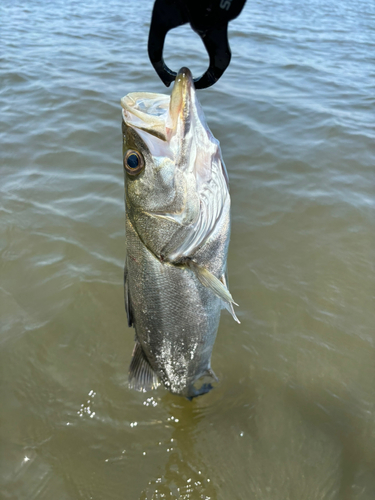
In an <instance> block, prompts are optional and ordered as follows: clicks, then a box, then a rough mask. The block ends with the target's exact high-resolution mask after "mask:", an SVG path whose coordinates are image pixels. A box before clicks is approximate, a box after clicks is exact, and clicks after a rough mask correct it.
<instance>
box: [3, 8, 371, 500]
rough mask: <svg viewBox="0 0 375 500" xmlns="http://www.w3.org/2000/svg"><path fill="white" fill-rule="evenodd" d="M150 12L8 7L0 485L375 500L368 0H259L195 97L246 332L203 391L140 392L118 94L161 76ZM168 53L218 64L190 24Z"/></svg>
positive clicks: (237, 328) (35, 493) (7, 490)
mask: <svg viewBox="0 0 375 500" xmlns="http://www.w3.org/2000/svg"><path fill="white" fill-rule="evenodd" d="M151 7H152V2H151V0H149V1H147V2H142V3H141V4H139V3H137V4H136V3H135V2H133V3H131V2H125V3H124V2H123V3H120V2H118V0H109V1H107V2H105V3H104V2H102V1H101V0H97V1H95V2H94V3H92V2H91V3H85V2H80V3H79V4H76V3H69V2H62V1H61V0H58V1H56V2H47V3H46V2H41V1H40V0H36V1H33V2H30V1H27V0H24V1H21V0H20V1H16V2H13V1H10V0H5V1H4V2H2V3H1V5H0V33H1V35H0V44H1V50H0V61H1V65H0V77H1V83H2V86H1V88H0V109H1V118H2V120H1V122H0V142H1V144H0V172H1V183H0V252H1V261H0V278H1V279H0V322H1V331H0V367H1V371H0V373H1V393H0V394H1V402H2V403H1V405H0V415H1V418H2V423H1V426H0V491H1V495H0V496H1V498H4V499H15V498H16V499H17V500H22V499H25V500H26V499H27V500H30V499H31V500H33V499H38V500H43V499H45V500H50V499H51V498H53V499H56V500H72V499H78V498H85V499H91V498H92V499H95V500H98V499H99V500H101V499H103V500H112V499H113V500H118V499H124V498H125V499H142V500H146V499H147V500H151V499H153V500H158V499H163V498H170V499H177V498H181V499H185V500H187V499H189V500H196V499H197V500H198V499H199V500H201V499H205V500H208V499H211V500H214V499H215V500H228V499H231V500H232V499H235V500H237V499H239V500H243V499H248V498H249V499H255V500H275V499H290V500H302V499H306V500H312V499H316V500H322V499H324V500H327V499H330V500H331V499H332V500H373V499H374V498H375V452H374V450H375V418H374V417H375V407H374V406H375V396H374V386H375V356H374V355H375V351H374V347H375V346H374V324H375V312H374V307H373V300H374V293H375V279H374V274H375V270H374V258H375V237H374V234H375V227H374V220H375V219H374V205H375V199H374V186H375V177H374V171H373V166H374V160H375V142H374V136H375V134H374V128H373V108H374V104H375V101H374V90H375V88H374V61H373V31H374V23H375V10H374V6H373V4H372V3H371V2H365V1H364V0H363V1H362V0H361V1H359V2H356V3H355V4H354V3H350V2H348V1H344V2H340V3H337V2H333V1H331V0H325V1H324V2H318V1H312V2H299V3H298V5H296V3H295V2H292V1H289V0H282V1H281V0H280V1H276V0H275V1H271V2H267V3H263V2H257V1H255V2H248V4H247V5H246V7H245V9H244V11H243V14H242V15H241V16H240V18H238V19H237V20H235V21H234V22H233V23H232V24H231V27H230V37H231V46H232V50H233V59H232V63H231V65H230V67H229V69H228V70H227V72H226V73H225V75H224V76H223V78H222V79H221V80H220V81H219V82H218V83H217V84H216V85H215V86H214V87H213V88H211V89H208V90H206V91H201V92H200V93H199V96H200V99H201V102H202V105H203V107H204V110H205V114H206V116H207V120H208V122H209V126H210V128H211V129H212V131H213V133H214V135H215V136H216V137H217V138H218V139H219V140H220V142H221V147H222V151H223V155H224V158H225V162H226V165H227V169H228V172H229V177H230V188H231V196H232V207H233V209H232V215H233V224H232V239H231V247H230V254H229V259H228V265H229V280H230V288H231V292H232V293H233V296H234V297H235V299H236V301H237V302H238V303H239V304H240V307H239V308H238V316H239V318H240V320H241V325H235V324H234V323H233V320H232V319H231V317H230V316H229V315H228V314H227V313H225V312H223V315H222V319H221V323H220V328H219V332H218V338H217V342H216V344H215V348H214V353H213V359H212V365H213V369H214V370H215V373H216V374H217V375H218V377H219V379H220V382H219V383H218V384H216V386H215V389H214V390H213V391H211V392H210V393H209V394H207V395H205V396H204V397H201V398H197V399H195V400H194V401H192V402H189V401H185V400H184V399H182V398H179V397H175V396H173V395H171V394H169V393H167V392H166V391H164V390H163V388H159V389H158V390H157V391H155V392H153V393H147V394H142V393H137V392H134V391H130V390H129V389H128V388H127V369H128V365H129V362H130V357H131V352H132V348H133V336H134V331H133V330H131V329H128V328H127V327H126V326H125V325H126V321H125V312H124V305H123V291H122V272H123V270H122V268H123V260H124V237H125V235H124V202H123V196H124V195H123V174H122V161H121V109H120V104H119V101H120V98H121V97H122V96H123V95H125V94H127V93H128V92H133V91H141V90H143V91H151V92H162V93H163V92H165V91H166V90H165V88H164V87H163V85H162V84H161V82H159V81H158V79H157V76H156V75H155V73H154V71H153V69H152V67H151V65H150V63H149V62H148V59H147V55H146V45H147V31H148V23H149V16H150V11H151ZM166 51H167V53H166V58H167V62H168V64H169V65H170V67H171V68H173V69H176V70H177V69H178V68H179V67H180V66H182V65H188V66H191V67H192V69H193V73H194V74H195V76H196V75H198V74H201V73H202V72H203V70H204V69H205V67H206V64H207V55H206V54H205V52H204V50H203V48H202V43H201V41H200V40H199V38H198V37H197V36H196V35H194V34H192V33H191V31H190V30H189V29H188V28H187V27H185V28H184V27H182V28H180V29H179V30H178V31H176V32H175V33H171V34H170V35H168V39H167V46H166ZM182 54H184V58H183V61H182Z"/></svg>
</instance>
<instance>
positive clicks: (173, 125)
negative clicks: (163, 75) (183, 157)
mask: <svg viewBox="0 0 375 500" xmlns="http://www.w3.org/2000/svg"><path fill="white" fill-rule="evenodd" d="M192 89H194V82H193V76H192V74H191V71H190V70H189V69H188V68H185V67H183V68H181V69H180V71H179V72H178V74H177V76H176V80H175V83H174V86H173V90H172V94H171V96H168V95H166V94H154V93H151V92H132V93H131V94H128V95H127V96H125V97H123V98H122V99H121V106H122V108H123V110H122V115H123V119H124V122H125V123H126V124H127V125H130V126H131V127H134V128H137V129H139V130H142V131H144V132H147V133H148V134H151V135H153V136H155V137H157V138H158V139H161V140H163V141H168V140H170V138H171V137H172V136H173V135H174V134H175V132H176V131H177V128H178V124H179V123H180V122H182V124H183V125H184V124H185V123H186V122H187V120H188V118H189V114H190V107H191V106H190V103H191V101H192V92H191V91H192Z"/></svg>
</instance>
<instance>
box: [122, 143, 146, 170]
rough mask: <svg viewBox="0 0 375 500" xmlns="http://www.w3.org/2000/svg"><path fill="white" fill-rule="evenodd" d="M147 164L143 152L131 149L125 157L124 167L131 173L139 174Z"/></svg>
mask: <svg viewBox="0 0 375 500" xmlns="http://www.w3.org/2000/svg"><path fill="white" fill-rule="evenodd" d="M144 166H145V161H144V159H143V156H142V155H141V153H138V151H134V149H129V150H128V151H127V152H126V155H125V157H124V167H125V170H126V171H127V172H128V174H130V175H137V174H139V172H141V170H143V167H144Z"/></svg>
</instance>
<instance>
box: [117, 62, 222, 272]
mask: <svg viewBox="0 0 375 500" xmlns="http://www.w3.org/2000/svg"><path fill="white" fill-rule="evenodd" d="M121 105H122V108H123V110H122V113H123V157H124V169H125V198H126V209H127V215H128V217H129V218H130V220H131V222H132V224H133V226H134V228H135V230H136V231H137V232H138V234H139V236H140V238H141V239H142V241H143V242H144V243H145V244H146V245H147V246H148V247H149V249H150V250H151V251H152V252H153V253H154V254H156V255H157V256H158V257H159V256H162V257H163V259H166V260H170V261H172V262H178V261H180V260H182V259H184V258H185V257H188V256H189V257H190V256H191V255H192V254H193V253H194V251H196V250H197V249H198V248H199V247H200V246H201V245H202V244H203V242H204V240H205V238H207V235H208V234H209V233H210V232H211V231H212V230H213V228H214V226H215V223H216V221H217V220H218V218H220V214H221V212H222V209H223V206H224V205H225V203H227V202H228V200H229V194H228V179H227V174H226V170H225V166H224V163H223V161H222V157H221V152H220V147H219V142H218V141H217V140H216V139H215V138H214V137H213V135H212V133H211V131H210V130H209V128H208V126H207V123H206V120H205V117H204V114H203V111H202V108H201V106H200V103H199V101H198V98H197V95H196V91H195V87H194V83H193V79H192V75H191V73H190V71H189V70H188V69H187V68H182V69H181V70H180V72H179V73H178V75H177V77H176V81H175V84H174V87H173V90H172V94H171V96H168V95H163V94H152V93H145V92H134V93H131V94H128V95H127V96H126V97H124V98H123V99H122V100H121Z"/></svg>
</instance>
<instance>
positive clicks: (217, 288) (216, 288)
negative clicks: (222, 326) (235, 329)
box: [187, 260, 239, 323]
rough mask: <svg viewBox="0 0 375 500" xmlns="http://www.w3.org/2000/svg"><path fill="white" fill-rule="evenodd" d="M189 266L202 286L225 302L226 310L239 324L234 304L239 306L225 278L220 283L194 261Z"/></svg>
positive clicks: (188, 263)
mask: <svg viewBox="0 0 375 500" xmlns="http://www.w3.org/2000/svg"><path fill="white" fill-rule="evenodd" d="M187 265H188V266H189V268H190V269H192V270H193V271H194V273H195V274H196V276H197V278H198V279H199V281H200V282H201V283H202V285H203V286H205V287H207V288H209V289H210V290H211V291H212V292H213V293H214V294H215V295H217V296H218V297H219V298H220V299H221V300H222V301H223V302H224V306H225V308H226V309H228V311H229V312H230V313H231V314H232V316H233V319H234V320H235V321H237V323H239V321H238V318H237V316H236V314H235V312H234V310H233V304H235V305H236V306H238V304H236V302H235V301H234V300H233V297H232V295H231V294H230V291H229V290H228V288H227V286H226V281H225V276H224V275H223V276H222V280H223V281H220V280H219V279H218V278H216V276H214V275H213V274H212V273H210V271H208V270H207V269H206V268H204V267H202V266H200V265H198V264H197V263H196V262H194V261H193V260H188V261H187Z"/></svg>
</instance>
